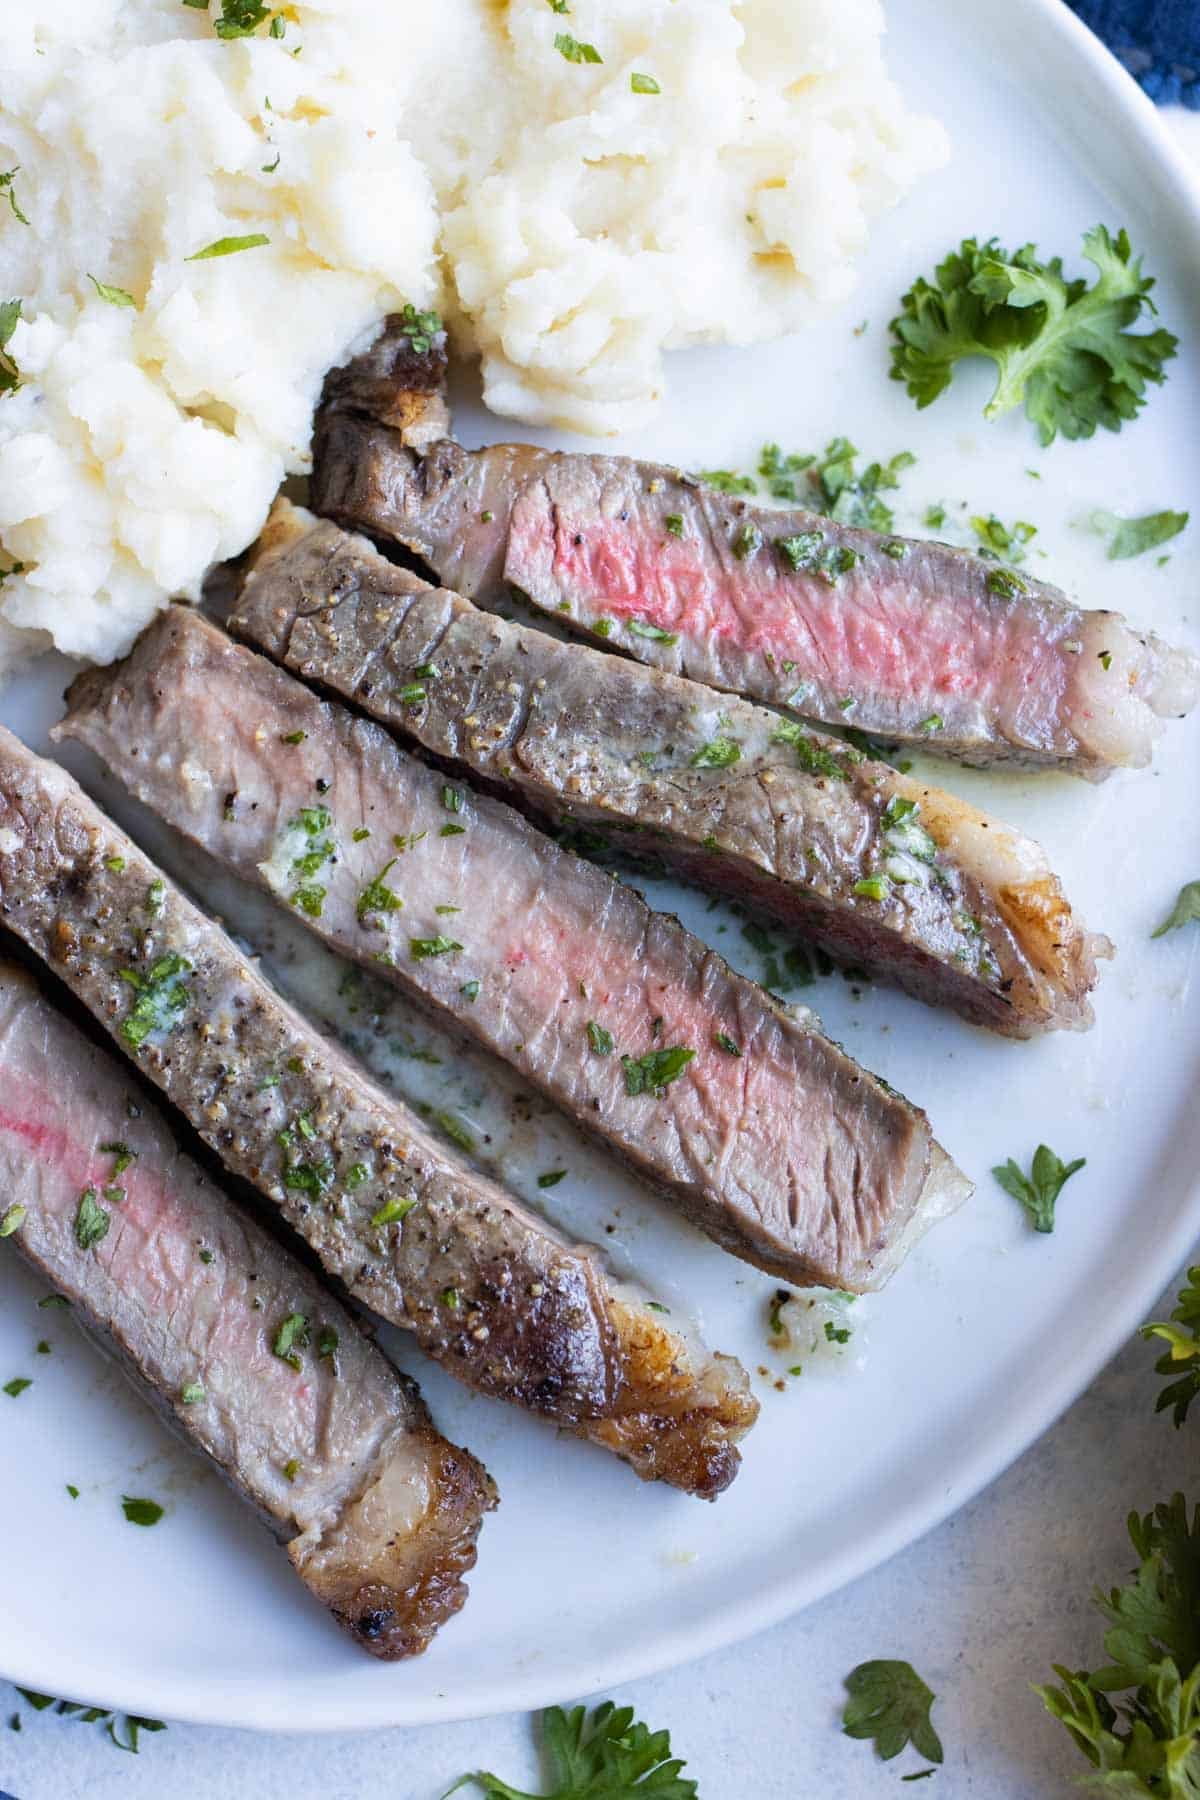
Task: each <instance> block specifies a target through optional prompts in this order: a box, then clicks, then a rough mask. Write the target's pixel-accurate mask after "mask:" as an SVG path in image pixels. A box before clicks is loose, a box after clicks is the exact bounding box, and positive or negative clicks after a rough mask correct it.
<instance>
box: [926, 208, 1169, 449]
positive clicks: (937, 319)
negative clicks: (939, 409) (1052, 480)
mask: <svg viewBox="0 0 1200 1800" xmlns="http://www.w3.org/2000/svg"><path fill="white" fill-rule="evenodd" d="M1083 255H1084V257H1085V258H1086V259H1087V261H1088V262H1090V263H1091V264H1092V265H1093V267H1094V268H1095V269H1096V272H1097V278H1096V280H1095V281H1094V282H1093V283H1092V284H1091V285H1090V286H1089V285H1088V282H1087V280H1086V278H1084V277H1082V276H1081V277H1077V278H1076V279H1074V280H1070V281H1069V280H1067V278H1066V277H1065V276H1064V275H1063V269H1062V258H1061V257H1053V258H1051V260H1050V261H1048V262H1041V261H1039V260H1038V256H1037V247H1036V245H1034V244H1024V245H1022V247H1021V248H1020V249H1019V250H1016V251H1013V252H1009V251H1007V250H1004V249H1002V248H1001V246H1000V244H999V243H998V242H997V240H996V239H995V238H991V239H990V240H989V241H988V242H987V243H984V244H981V243H979V242H978V241H977V240H976V239H975V238H965V239H964V240H963V242H962V244H961V245H960V246H959V248H958V249H957V250H956V251H952V252H951V254H950V255H949V256H948V257H946V259H945V261H944V262H942V263H939V264H938V267H937V270H936V274H935V278H934V280H933V281H932V282H929V281H927V280H926V279H925V278H924V277H923V276H922V277H920V278H919V279H918V280H917V281H915V282H914V283H913V285H912V287H911V288H910V289H909V291H908V292H907V293H906V294H905V295H904V296H903V298H902V300H901V302H900V305H901V309H902V310H901V311H900V313H899V314H898V315H897V317H896V318H895V319H893V320H892V323H891V330H892V334H893V338H894V340H895V341H894V343H893V346H892V369H891V373H892V378H893V380H895V381H902V382H903V383H904V385H905V388H906V389H907V391H908V393H909V395H910V396H911V398H912V399H914V400H915V401H916V403H917V405H918V406H919V407H925V406H928V405H929V404H930V403H931V402H932V401H934V400H936V399H937V397H938V395H939V394H941V393H943V392H944V391H945V390H946V388H948V387H949V385H950V382H951V379H952V377H953V374H954V369H955V365H956V364H957V363H959V362H960V361H962V360H964V359H965V358H969V357H975V356H984V357H988V358H990V360H991V361H992V362H994V363H995V365H996V386H995V389H994V390H993V393H992V397H991V399H990V400H989V401H988V403H987V405H986V406H985V408H984V416H985V418H988V419H996V418H999V417H1000V415H1001V414H1002V413H1005V412H1008V411H1010V410H1011V408H1013V407H1015V406H1021V405H1023V406H1024V408H1025V413H1026V416H1027V417H1028V418H1029V419H1030V420H1031V421H1032V422H1033V424H1034V425H1036V427H1037V432H1038V437H1039V438H1040V440H1041V442H1042V443H1043V444H1049V443H1051V442H1052V441H1053V440H1054V438H1055V437H1056V436H1057V434H1058V433H1059V432H1060V431H1061V432H1062V434H1063V436H1064V437H1067V438H1086V437H1091V436H1092V434H1093V432H1094V431H1095V430H1096V427H1097V426H1098V425H1102V426H1103V427H1104V428H1105V430H1107V431H1119V430H1120V429H1121V426H1122V425H1123V424H1124V423H1126V421H1127V420H1129V419H1132V418H1135V417H1136V415H1137V413H1138V412H1139V410H1140V409H1141V407H1142V406H1143V404H1144V403H1145V399H1146V389H1147V384H1148V383H1149V382H1156V383H1161V382H1162V381H1163V379H1164V372H1163V366H1164V364H1165V363H1167V362H1168V361H1169V360H1170V358H1171V357H1173V356H1174V355H1175V351H1176V348H1177V345H1178V340H1177V339H1176V338H1175V337H1173V336H1172V334H1171V333H1170V332H1169V331H1165V330H1163V329H1162V328H1161V327H1158V328H1156V329H1155V330H1153V331H1148V332H1134V331H1132V330H1131V329H1130V327H1131V326H1132V325H1134V324H1135V323H1136V322H1137V320H1138V319H1139V318H1140V317H1141V315H1142V313H1143V312H1149V313H1153V312H1154V310H1155V308H1154V302H1153V301H1152V300H1151V298H1150V290H1151V289H1152V288H1153V286H1154V281H1153V278H1152V277H1150V276H1144V275H1143V274H1142V265H1141V259H1140V257H1135V256H1134V255H1133V253H1132V251H1131V248H1130V244H1129V239H1128V237H1127V236H1126V234H1125V232H1124V231H1123V230H1122V231H1119V232H1118V233H1117V235H1116V237H1115V238H1114V237H1112V236H1111V235H1110V234H1109V232H1108V231H1107V229H1106V228H1105V227H1104V226H1103V225H1097V226H1095V227H1094V229H1093V230H1091V231H1088V232H1085V234H1084V238H1083Z"/></svg>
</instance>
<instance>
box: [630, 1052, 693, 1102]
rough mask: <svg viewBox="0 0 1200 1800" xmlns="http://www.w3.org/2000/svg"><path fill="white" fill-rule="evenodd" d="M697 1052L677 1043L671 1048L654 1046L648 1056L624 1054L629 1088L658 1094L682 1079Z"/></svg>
mask: <svg viewBox="0 0 1200 1800" xmlns="http://www.w3.org/2000/svg"><path fill="white" fill-rule="evenodd" d="M695 1054H696V1052H695V1051H694V1050H691V1049H689V1048H688V1046H687V1045H686V1044H673V1045H672V1046H671V1048H670V1049H669V1050H650V1051H648V1052H647V1054H646V1055H645V1056H637V1057H634V1056H623V1057H622V1058H621V1067H622V1068H623V1069H624V1071H625V1092H626V1093H627V1094H653V1095H655V1096H656V1097H657V1096H658V1095H660V1094H661V1093H662V1092H663V1090H664V1089H665V1088H667V1087H668V1086H669V1085H670V1083H671V1082H672V1081H676V1080H678V1078H679V1077H680V1075H682V1074H683V1071H684V1070H685V1069H686V1068H687V1066H688V1064H689V1063H690V1062H691V1061H692V1059H693V1057H694V1056H695Z"/></svg>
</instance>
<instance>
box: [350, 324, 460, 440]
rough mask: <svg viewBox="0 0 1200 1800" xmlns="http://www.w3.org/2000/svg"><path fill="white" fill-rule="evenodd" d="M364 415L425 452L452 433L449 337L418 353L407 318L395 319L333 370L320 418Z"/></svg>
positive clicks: (435, 337)
mask: <svg viewBox="0 0 1200 1800" xmlns="http://www.w3.org/2000/svg"><path fill="white" fill-rule="evenodd" d="M336 412H361V413H363V414H365V415H366V416H368V417H370V418H376V419H381V420H382V421H383V422H384V423H385V424H386V425H390V426H391V427H392V428H393V429H394V430H396V431H398V432H399V433H400V438H401V441H402V442H403V443H405V444H407V445H409V446H411V447H412V448H413V449H415V450H421V449H424V448H425V447H426V445H428V444H432V443H435V442H436V441H437V439H438V438H443V437H446V436H447V434H448V433H449V431H450V409H449V407H448V405H447V404H446V334H445V332H444V331H438V332H436V333H434V334H433V335H432V336H431V337H430V338H429V340H428V348H427V349H420V350H418V349H415V348H414V347H413V340H412V334H411V331H410V329H409V326H408V325H407V324H406V323H405V320H404V318H403V316H402V315H401V314H399V313H392V314H390V315H389V317H388V318H386V319H385V320H384V322H383V330H382V331H381V332H380V334H379V336H378V337H377V338H376V339H375V341H374V343H373V344H371V345H370V347H369V348H368V349H366V350H364V351H363V352H362V353H361V354H360V355H358V356H355V357H352V358H351V359H350V361H349V362H347V363H343V364H342V365H341V366H340V367H339V368H336V369H331V370H330V371H329V373H328V375H327V376H326V377H325V386H324V388H323V389H322V391H321V413H322V416H327V415H328V414H331V413H336Z"/></svg>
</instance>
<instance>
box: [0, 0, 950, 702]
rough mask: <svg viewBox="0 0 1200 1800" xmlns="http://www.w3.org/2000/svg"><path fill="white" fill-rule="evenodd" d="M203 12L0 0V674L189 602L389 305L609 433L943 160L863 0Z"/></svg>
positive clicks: (541, 410) (298, 455) (370, 0)
mask: <svg viewBox="0 0 1200 1800" xmlns="http://www.w3.org/2000/svg"><path fill="white" fill-rule="evenodd" d="M222 6H223V0H209V6H208V9H207V10H201V9H200V8H199V7H197V6H189V5H183V4H182V3H181V0H137V4H136V5H130V4H129V0H24V4H23V5H22V6H21V7H20V8H16V9H14V10H13V14H12V16H11V17H6V18H5V23H4V30H3V32H2V33H0V173H3V172H5V171H8V170H13V169H15V170H16V173H15V175H14V176H13V178H12V182H11V184H10V185H9V186H8V187H5V188H3V189H0V301H3V300H6V299H8V298H9V297H12V298H19V299H20V300H21V304H22V317H21V320H20V322H19V323H18V324H17V326H16V329H15V330H14V332H13V334H12V337H11V339H10V342H9V344H8V352H9V354H10V355H11V357H12V358H13V359H14V361H15V362H16V364H17V366H18V368H19V370H20V378H21V386H20V388H19V389H18V390H17V391H16V392H15V393H11V394H8V395H5V396H0V551H2V552H3V554H0V672H2V671H3V670H4V669H6V668H11V667H13V666H15V665H16V664H17V662H19V661H20V660H21V659H22V658H23V657H24V656H25V655H26V654H28V653H29V652H30V651H33V650H36V649H39V648H42V647H44V646H46V645H48V644H50V643H54V644H55V645H57V646H58V647H59V648H60V649H63V650H67V651H70V652H73V653H76V654H80V655H83V656H87V657H90V658H94V659H96V660H101V661H107V660H109V659H111V658H112V657H114V656H116V655H119V654H121V653H122V652H124V651H125V650H126V649H127V648H128V646H129V644H130V643H131V642H132V640H133V637H134V636H135V635H136V633H137V631H138V630H139V629H140V628H141V627H142V625H144V624H145V623H146V621H147V620H148V619H149V618H150V617H151V615H152V614H153V613H154V612H155V611H156V610H157V609H158V608H159V607H160V606H161V605H162V604H163V603H164V602H165V600H166V599H167V598H168V597H169V596H170V595H172V594H179V595H185V596H188V597H191V598H194V597H195V596H196V595H197V593H198V591H199V587H200V583H201V581H202V580H203V577H204V574H205V572H206V570H207V569H208V568H209V567H210V566H211V565H212V563H214V562H216V561H218V560H219V559H221V558H223V557H227V556H231V555H234V554H235V553H236V552H238V551H239V550H242V549H244V548H245V546H246V545H247V544H248V543H250V542H251V541H252V539H253V538H254V536H255V535H256V534H257V532H258V530H259V529H260V527H261V525H262V523H263V521H264V519H265V517H266V512H267V508H268V506H269V504H270V501H271V498H272V496H273V494H274V492H275V490H276V488H277V487H278V485H279V482H280V481H281V479H282V478H283V476H284V475H285V474H287V473H297V472H302V471H303V470H304V469H305V468H306V467H307V458H308V446H309V433H310V425H311V416H312V409H313V405H314V403H315V400H316V398H317V395H318V392H319V389H320V384H321V379H322V376H323V375H324V373H325V371H326V369H327V368H328V367H330V365H331V364H333V363H336V362H339V361H341V360H343V359H344V357H345V356H346V354H347V353H348V352H349V350H350V349H351V348H352V347H353V346H355V345H356V344H358V343H360V342H366V341H369V337H370V334H371V332H372V331H373V330H374V329H376V328H377V326H378V323H379V321H380V319H381V318H382V317H383V315H384V314H385V313H386V312H388V311H390V310H393V309H395V308H396V307H397V306H399V305H401V304H402V303H403V302H405V301H411V302H413V303H414V304H415V305H417V306H420V307H425V306H429V305H437V306H441V307H442V308H443V309H444V310H445V312H446V314H447V316H448V318H449V320H450V323H451V328H452V334H453V339H454V342H455V344H456V346H457V347H458V348H459V349H460V350H463V351H467V352H471V351H474V352H476V353H478V355H479V356H480V358H481V364H482V372H483V383H484V393H485V398H486V399H487V402H488V404H489V405H490V406H491V407H492V408H493V409H494V410H495V411H496V412H499V413H503V414H506V415H508V416H510V417H513V418H517V419H521V420H525V421H527V422H529V423H535V424H542V425H545V424H557V425H562V426H567V427H571V428H574V429H576V430H583V431H588V432H593V433H608V432H614V431H617V430H622V429H627V428H628V427H630V426H632V425H636V424H637V423H638V422H639V421H641V420H642V419H644V418H645V417H646V416H647V415H648V413H649V412H650V411H651V410H652V409H653V407H654V406H655V405H656V404H657V402H658V400H659V398H660V396H661V393H662V387H663V371H662V352H663V350H664V349H669V348H671V347H674V346H679V345H684V344H694V343H700V342H705V341H712V342H718V341H723V342H734V343H754V342H759V341H762V340H764V339H767V338H771V337H775V336H778V335H779V334H780V333H782V332H785V331H790V330H793V329H795V328H796V327H798V326H800V325H802V324H803V323H804V321H805V320H806V319H807V318H809V317H811V316H812V315H813V313H814V312H815V311H817V310H819V309H822V308H826V307H828V306H829V305H830V304H833V303H836V302H837V301H839V300H841V299H842V298H844V297H845V296H846V295H847V294H848V293H849V291H850V289H851V287H852V286H853V281H854V259H855V257H856V255H857V254H858V253H859V252H860V251H861V249H862V247H863V245H864V244H865V242H866V236H867V231H868V227H869V223H870V220H871V218H872V217H873V216H874V215H875V214H877V213H878V212H879V211H880V210H881V209H882V208H883V207H885V206H887V205H890V204H891V203H893V202H894V201H895V200H897V199H898V198H900V197H901V196H902V195H903V194H904V193H905V192H906V191H907V190H908V188H909V187H910V186H911V185H912V183H913V182H914V181H915V180H916V179H917V178H918V177H919V176H920V175H921V174H922V173H924V172H925V171H926V170H928V169H930V168H932V167H934V166H936V164H937V163H938V162H940V161H941V160H942V158H943V156H944V154H945V151H944V142H943V137H942V133H941V131H940V128H939V127H938V126H937V125H935V124H934V123H933V122H932V121H930V120H928V119H922V118H917V117H914V116H913V115H912V114H911V113H909V112H908V110H907V109H906V107H905V105H904V103H903V101H902V99H901V97H900V95H899V93H898V92H897V90H896V88H895V86H894V85H893V84H892V82H891V81H890V80H889V79H888V76H887V74H886V71H885V68H884V64H883V59H882V53H881V41H882V35H883V24H884V21H883V11H882V7H881V6H880V4H879V3H878V0H740V3H735V0H571V8H570V11H569V13H558V12H556V11H555V10H553V8H552V7H550V6H549V5H547V4H546V0H508V3H507V4H505V0H420V3H418V0H297V3H296V4H292V5H287V6H284V7H282V8H277V9H275V16H277V18H278V20H279V22H280V23H279V24H277V25H276V26H275V30H276V31H279V29H280V26H282V36H274V37H273V36H271V35H270V30H269V26H268V23H267V22H266V21H264V22H263V24H262V25H261V26H260V27H259V28H258V30H257V31H256V33H255V35H254V36H252V37H249V38H241V39H233V40H223V39H221V38H219V37H218V36H217V35H216V34H215V31H214V24H215V22H216V21H217V20H218V19H219V18H220V17H221V14H222ZM558 37H562V38H563V39H564V42H565V47H566V48H567V49H568V50H570V51H571V55H570V57H568V56H566V55H564V54H562V52H561V51H560V49H559V48H556V44H555V40H556V38H558ZM572 45H573V46H575V48H574V49H572ZM579 46H589V47H590V49H591V50H592V51H594V53H595V55H596V56H598V57H599V58H600V59H601V60H600V61H599V62H596V61H592V60H590V57H589V53H588V51H587V50H585V49H580V48H579ZM635 77H636V80H635ZM655 89H657V91H653V90H655ZM639 90H641V91H639ZM646 90H650V91H646ZM10 198H11V200H12V201H13V202H15V206H13V205H9V204H8V201H9V199H10ZM17 208H19V211H20V213H21V214H23V215H24V217H25V218H26V219H27V220H28V221H29V222H28V224H26V223H24V222H23V221H22V219H21V217H19V216H18V212H17V210H16V209H17ZM251 236H256V237H265V238H267V239H268V242H267V243H266V244H261V243H260V244H256V245H255V246H253V247H250V248H245V249H241V250H238V251H236V252H233V253H231V254H226V255H222V256H208V257H205V258H202V259H200V260H194V259H195V257H196V253H197V252H198V251H201V250H204V249H206V248H207V247H209V246H211V245H213V244H214V243H216V242H218V241H219V240H223V239H231V238H232V239H244V238H247V237H251ZM97 284H100V285H101V286H103V287H104V288H105V289H106V290H108V292H109V295H110V297H108V298H106V297H104V295H102V294H101V293H100V292H99V291H98V286H97ZM114 290H117V291H119V292H120V293H121V294H123V295H124V296H127V297H128V298H129V300H131V301H132V304H124V303H116V302H115V301H114V299H113V298H112V297H111V295H112V294H113V291H114ZM6 568H7V569H8V571H9V572H8V573H4V572H3V571H4V570H5V569H6Z"/></svg>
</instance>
